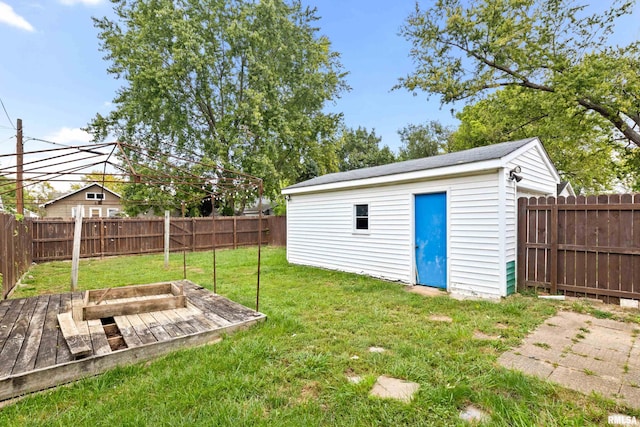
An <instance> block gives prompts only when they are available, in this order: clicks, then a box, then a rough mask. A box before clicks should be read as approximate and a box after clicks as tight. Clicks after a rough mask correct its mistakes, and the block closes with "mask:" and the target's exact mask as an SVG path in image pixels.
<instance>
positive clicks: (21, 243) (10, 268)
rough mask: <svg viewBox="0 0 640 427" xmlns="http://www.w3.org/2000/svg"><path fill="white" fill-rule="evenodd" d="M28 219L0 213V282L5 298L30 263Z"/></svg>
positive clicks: (30, 244) (30, 243) (30, 249)
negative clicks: (19, 219) (23, 219)
mask: <svg viewBox="0 0 640 427" xmlns="http://www.w3.org/2000/svg"><path fill="white" fill-rule="evenodd" d="M29 224H30V223H29V221H26V220H25V221H18V220H17V219H16V217H15V216H13V215H9V214H4V213H0V275H1V276H0V282H1V283H2V298H6V297H7V295H8V294H9V292H11V290H12V289H13V288H14V287H15V285H16V283H18V280H20V277H21V276H22V274H24V272H26V271H27V269H28V268H29V266H30V265H31V262H32V259H33V256H32V242H31V231H30V227H29Z"/></svg>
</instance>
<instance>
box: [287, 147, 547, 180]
mask: <svg viewBox="0 0 640 427" xmlns="http://www.w3.org/2000/svg"><path fill="white" fill-rule="evenodd" d="M535 140H537V138H527V139H520V140H517V141H510V142H502V143H499V144H493V145H486V146H484V147H477V148H472V149H470V150H464V151H457V152H455V153H448V154H440V155H438V156H432V157H424V158H422V159H414V160H407V161H404V162H398V163H391V164H388V165H383V166H374V167H370V168H363V169H356V170H352V171H347V172H336V173H330V174H327V175H322V176H318V177H316V178H312V179H309V180H307V181H302V182H299V183H297V184H294V185H290V186H289V187H287V188H286V190H288V189H294V188H302V187H311V186H314V185H322V184H333V183H336V182H344V181H352V180H357V179H366V178H375V177H380V176H387V175H396V174H401V173H407V172H416V171H422V170H428V169H438V168H443V167H447V166H456V165H462V164H467V163H475V162H482V161H486V160H496V159H501V158H503V157H505V156H506V155H508V154H511V153H513V152H514V151H516V150H518V149H519V148H521V147H523V146H525V145H527V144H528V143H530V142H532V141H535Z"/></svg>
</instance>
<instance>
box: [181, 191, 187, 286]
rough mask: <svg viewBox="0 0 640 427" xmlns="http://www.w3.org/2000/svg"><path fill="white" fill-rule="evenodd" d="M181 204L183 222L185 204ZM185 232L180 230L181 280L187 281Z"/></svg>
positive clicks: (183, 223)
mask: <svg viewBox="0 0 640 427" xmlns="http://www.w3.org/2000/svg"><path fill="white" fill-rule="evenodd" d="M181 204H182V219H183V220H184V218H185V216H184V215H185V204H184V202H181ZM184 225H185V222H184V221H182V226H183V227H184ZM184 231H185V230H184V229H183V230H182V278H183V279H185V280H187V233H185V232H184Z"/></svg>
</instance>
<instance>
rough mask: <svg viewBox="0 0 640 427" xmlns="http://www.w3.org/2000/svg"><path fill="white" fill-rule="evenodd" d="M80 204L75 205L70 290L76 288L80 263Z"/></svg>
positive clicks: (73, 290)
mask: <svg viewBox="0 0 640 427" xmlns="http://www.w3.org/2000/svg"><path fill="white" fill-rule="evenodd" d="M82 211H83V207H82V205H78V206H77V207H76V224H75V228H74V229H73V254H72V258H71V292H75V291H76V290H77V289H78V267H79V264H80V243H81V240H80V239H82V213H83V212H82Z"/></svg>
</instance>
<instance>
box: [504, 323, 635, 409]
mask: <svg viewBox="0 0 640 427" xmlns="http://www.w3.org/2000/svg"><path fill="white" fill-rule="evenodd" d="M498 362H499V363H500V364H501V365H502V366H504V367H506V368H509V369H516V370H519V371H522V372H524V373H526V374H529V375H534V376H537V377H539V378H542V379H546V380H549V381H552V382H555V383H558V384H561V385H563V386H564V387H567V388H570V389H573V390H577V391H580V392H582V393H586V394H590V393H591V392H596V393H598V394H600V395H602V396H604V397H607V398H611V399H613V400H615V401H617V402H619V403H622V404H624V405H626V406H628V407H631V408H640V325H637V324H633V323H623V322H617V321H614V320H610V319H597V318H595V317H592V316H588V315H585V314H578V313H573V312H566V311H563V312H560V313H558V314H557V315H556V316H554V317H552V318H550V319H547V321H545V322H544V323H543V324H542V325H540V327H538V329H536V330H535V331H534V332H533V333H532V334H531V335H529V336H528V337H527V338H526V339H525V340H524V343H523V344H522V345H521V346H520V347H518V348H516V349H513V350H511V351H509V352H506V353H504V354H503V355H502V356H500V358H499V359H498Z"/></svg>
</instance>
